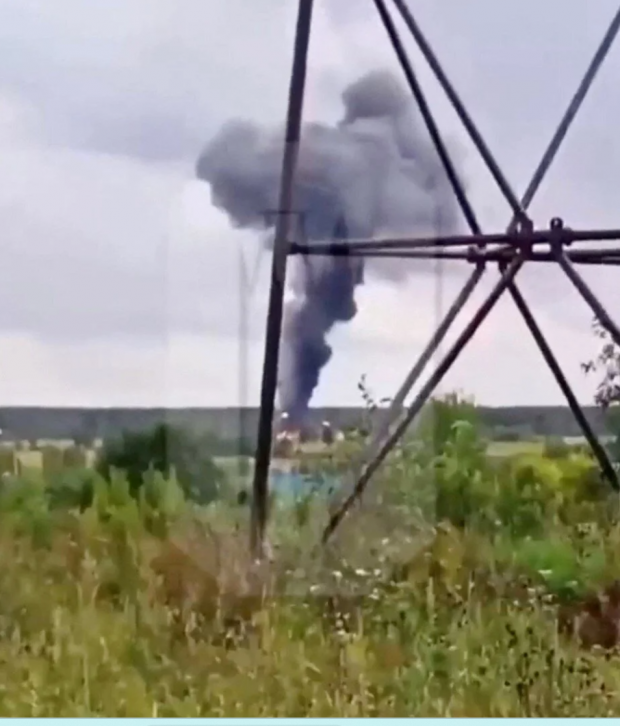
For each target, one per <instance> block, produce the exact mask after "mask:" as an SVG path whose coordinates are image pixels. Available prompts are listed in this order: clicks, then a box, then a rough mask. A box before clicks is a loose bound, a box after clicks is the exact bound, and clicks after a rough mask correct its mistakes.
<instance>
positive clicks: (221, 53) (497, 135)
mask: <svg viewBox="0 0 620 726" xmlns="http://www.w3.org/2000/svg"><path fill="white" fill-rule="evenodd" d="M409 2H410V5H411V8H412V9H413V10H414V11H416V13H417V15H418V18H419V20H420V22H421V23H422V24H423V27H424V28H425V29H426V32H427V35H428V37H429V39H430V40H431V41H432V42H433V43H434V45H435V46H436V49H437V52H438V54H439V55H440V57H441V59H442V60H443V61H444V62H445V65H446V68H447V70H448V72H449V74H450V76H451V77H452V79H453V81H454V83H455V85H456V86H457V88H458V89H459V91H460V92H461V94H462V96H463V98H464V99H465V100H466V102H467V103H468V105H469V107H470V109H471V112H472V114H473V116H474V118H475V119H476V121H477V122H478V123H479V125H480V127H481V129H482V130H483V132H484V133H485V135H486V136H487V138H488V142H489V145H490V147H491V148H492V150H493V151H494V152H495V153H496V154H497V156H498V158H499V160H500V161H501V163H502V165H503V166H504V168H505V170H506V173H507V174H508V176H509V178H510V179H511V181H512V182H513V183H514V186H515V187H516V189H517V191H519V192H521V191H522V190H523V188H524V187H525V185H526V183H527V181H528V175H529V174H530V173H531V171H532V169H533V168H534V166H535V165H536V163H537V161H538V157H539V156H540V154H541V153H542V151H543V149H544V146H545V145H546V143H547V141H548V139H549V137H550V135H551V133H552V132H553V130H554V127H555V124H556V123H557V120H558V119H559V117H560V115H561V113H562V111H563V109H564V107H565V106H566V104H567V102H568V100H569V98H570V96H571V95H572V92H573V90H574V88H575V86H576V83H577V81H578V80H579V78H580V76H581V75H582V73H583V71H584V69H585V66H586V64H587V63H588V61H589V59H590V57H591V55H592V53H593V51H594V49H595V47H596V45H597V44H598V42H599V40H600V38H601V36H602V33H603V32H604V30H605V28H606V26H607V24H608V22H609V20H610V18H611V16H612V14H613V13H614V11H615V6H616V4H617V2H616V0H596V2H592V0H545V2H540V0H502V2H497V0H468V2H467V3H465V2H462V0H441V2H437V0H409ZM295 5H296V3H294V2H292V0H252V1H250V0H0V48H1V49H2V59H3V61H2V63H1V64H0V160H1V163H0V251H1V259H2V266H3V273H2V279H3V282H2V285H0V372H1V375H0V405H7V404H11V405H16V404H41V405H46V404H47V405H158V404H170V405H196V406H197V405H236V404H238V403H239V402H240V399H242V398H243V395H242V394H241V393H240V391H243V386H241V385H240V380H241V376H242V375H243V371H244V367H243V366H241V365H240V350H241V346H240V341H239V308H240V292H239V291H240V283H239V274H238V271H239V266H240V259H241V256H243V258H244V259H245V262H246V265H248V267H250V268H254V266H255V265H258V272H257V279H256V283H255V284H254V285H253V286H252V289H251V290H247V291H246V296H247V300H248V304H249V305H250V306H251V312H250V332H249V338H248V361H247V366H246V368H247V372H248V398H247V400H245V403H247V404H255V403H256V401H257V398H258V387H259V380H260V362H261V358H262V340H263V333H264V318H265V309H266V298H267V278H268V268H269V256H268V254H267V253H264V252H262V251H261V250H262V247H261V244H260V242H259V240H258V239H257V238H255V237H253V235H251V234H249V233H247V232H240V231H236V230H233V229H231V228H230V226H229V223H228V220H227V218H226V217H225V216H224V215H223V214H222V213H221V212H219V211H217V210H216V209H214V208H213V207H212V205H211V201H210V193H209V188H208V187H207V186H206V185H205V184H203V183H202V182H198V181H195V180H194V179H193V171H194V163H195V159H196V157H197V155H198V154H199V153H200V151H201V149H202V148H203V146H204V145H205V144H206V143H207V142H208V140H209V138H210V137H211V136H212V135H213V133H214V132H215V131H216V130H217V129H218V127H219V125H220V124H221V123H223V122H224V121H225V120H227V119H229V118H231V117H234V116H241V117H246V118H252V119H254V120H257V121H260V122H261V123H265V124H278V123H281V122H282V120H283V118H284V112H285V101H286V91H287V84H288V73H289V64H290V59H291V47H292V38H293V29H294V22H295V17H294V15H295ZM412 51H414V49H413V47H412ZM413 58H414V59H415V58H417V56H416V54H415V52H413ZM376 66H382V67H389V68H393V69H394V70H395V71H396V72H398V66H397V65H396V61H395V59H394V58H393V54H392V51H391V50H390V47H389V45H388V42H387V40H386V38H385V37H384V31H383V30H382V28H381V27H380V25H379V24H378V23H377V21H376V19H375V16H374V8H373V6H372V3H371V2H370V0H322V1H321V2H318V3H317V11H316V17H315V25H314V29H313V37H312V43H311V51H310V70H309V78H308V94H307V103H306V107H305V112H306V117H307V118H310V119H315V120H316V119H323V120H334V119H337V117H338V115H339V111H340V106H339V103H340V102H339V94H340V92H341V90H342V88H343V87H344V85H346V83H347V82H349V81H351V80H353V79H355V77H356V76H358V75H359V74H360V73H361V72H363V71H364V70H367V69H369V68H372V67H376ZM619 75H620V42H619V43H618V45H617V47H616V48H615V49H614V50H612V52H611V54H610V56H609V58H608V62H607V64H606V65H605V67H604V69H603V71H602V73H601V75H600V77H599V79H598V81H597V83H596V85H595V87H594V88H593V90H592V93H591V96H590V97H589V98H588V100H587V103H586V105H585V107H584V109H583V113H582V115H581V116H580V118H579V120H578V122H577V123H576V124H575V126H574V128H573V129H572V131H571V134H570V136H569V138H568V139H567V143H566V146H565V148H564V150H563V152H562V155H561V157H560V158H559V159H558V161H557V164H556V165H555V166H554V168H553V171H552V173H551V174H550V175H549V177H548V182H547V183H546V184H545V186H544V188H543V189H542V190H541V193H540V197H539V198H538V199H537V201H536V203H535V204H534V205H533V207H532V209H533V212H534V214H535V218H536V220H537V222H539V223H540V224H541V225H544V224H546V223H547V222H548V220H549V218H550V217H552V216H555V215H561V216H563V217H564V218H565V219H566V221H567V223H569V224H571V225H573V226H578V225H584V226H594V225H600V226H602V225H608V224H609V225H616V226H618V227H620V204H618V196H619V192H620V135H619V125H620V92H619V90H618V83H617V79H618V77H619ZM423 78H424V81H425V83H426V87H427V90H428V93H429V96H430V97H431V99H432V100H433V101H434V102H436V108H437V110H438V118H439V121H440V123H441V126H442V129H444V130H445V132H446V133H447V134H449V135H450V136H451V137H452V139H453V143H455V144H456V146H457V147H458V148H459V153H460V157H461V159H462V164H463V167H464V169H465V174H466V178H467V181H468V184H469V188H470V190H471V192H472V196H473V199H474V200H475V202H476V204H477V208H478V210H479V212H480V216H481V218H482V220H483V221H484V223H485V226H486V228H487V229H489V230H499V229H501V228H502V227H503V226H505V225H506V223H507V221H508V212H507V209H506V207H505V205H504V203H503V202H502V200H501V198H500V197H499V195H498V194H497V193H496V191H495V190H494V188H493V185H492V184H491V183H490V182H489V180H488V177H487V175H486V173H485V171H484V169H483V167H482V166H481V164H480V162H479V161H478V160H477V157H476V155H475V153H474V152H473V151H472V149H471V146H470V144H469V143H468V141H467V139H466V138H465V137H464V136H463V133H462V131H461V130H460V129H459V127H458V125H457V123H456V121H455V118H454V115H453V114H452V112H451V111H450V109H449V108H448V106H447V104H446V103H445V101H444V100H443V99H442V97H441V94H440V93H439V92H438V91H437V89H436V87H435V85H434V84H433V82H432V79H431V78H430V76H429V74H428V72H424V74H423ZM414 272H415V271H414ZM466 274H467V269H463V270H459V271H457V272H451V273H450V274H448V272H447V271H444V273H443V274H436V275H429V274H424V275H415V274H412V276H411V277H410V281H409V282H408V283H406V284H403V285H400V286H395V287H389V286H385V284H383V285H379V284H377V283H368V284H367V285H366V286H365V287H363V288H361V289H360V290H359V296H358V301H359V307H360V312H359V314H358V316H357V318H356V319H355V320H354V321H353V322H352V323H351V324H348V325H346V326H343V327H340V328H338V329H336V330H334V331H333V334H332V335H331V342H332V344H333V347H334V357H333V360H332V362H331V363H330V365H329V367H328V369H327V370H326V371H325V372H324V375H323V378H322V381H321V384H320V387H319V389H318V391H317V394H316V398H315V402H316V403H318V404H336V405H337V404H351V405H355V404H357V403H359V396H358V392H357V387H356V384H357V382H358V381H359V379H360V377H361V376H362V375H363V374H366V375H367V379H368V382H369V384H370V387H371V389H372V390H373V391H374V392H375V393H376V394H377V395H378V396H388V395H390V394H391V393H393V392H394V390H395V389H396V388H397V386H398V385H399V383H400V381H401V379H402V378H403V376H404V375H405V373H406V372H407V370H408V368H409V367H410V366H411V365H412V363H413V362H414V360H415V358H416V356H417V355H419V353H420V351H421V349H422V347H423V345H424V343H425V341H426V339H427V338H428V336H429V335H430V333H431V332H432V330H433V327H434V326H435V325H436V323H437V320H438V318H439V316H440V315H441V311H442V309H446V308H447V306H448V305H449V303H450V300H451V298H452V297H453V296H454V295H455V294H456V290H457V288H458V285H459V284H461V281H462V280H463V279H464V278H465V276H466ZM584 274H585V273H584ZM495 275H496V273H495V271H493V270H489V272H488V276H489V279H488V280H487V281H486V283H485V284H484V285H483V286H482V287H481V289H480V292H479V294H478V295H477V296H476V298H475V300H474V303H475V302H476V301H477V300H479V299H480V298H481V296H482V294H483V293H484V291H485V290H488V288H489V285H490V284H491V281H492V280H494V279H495ZM585 276H586V277H587V279H588V280H589V281H592V282H593V283H595V284H596V289H597V291H598V292H599V294H600V297H601V298H602V299H603V300H605V301H606V302H607V303H609V304H610V306H611V312H612V314H614V313H615V314H616V315H618V316H619V317H620V305H619V304H618V303H619V302H620V285H619V284H618V282H620V271H618V273H617V274H616V276H615V282H614V274H613V272H611V274H610V273H609V271H607V270H603V271H592V270H590V271H589V272H588V274H586V275H585ZM521 286H522V289H523V291H524V292H525V293H526V294H527V296H528V298H529V299H531V300H532V301H533V302H534V303H535V305H536V308H535V309H536V311H537V317H538V319H539V321H540V324H541V326H542V327H543V328H544V330H545V332H547V333H548V335H549V339H550V341H551V343H552V345H553V347H554V349H555V351H556V352H557V354H558V357H559V358H560V359H561V361H562V362H563V363H564V364H565V370H566V371H567V373H568V375H569V378H570V379H571V382H573V383H574V385H575V387H576V390H577V391H578V394H579V396H580V398H581V399H582V400H583V401H584V402H588V401H589V400H590V399H591V395H592V390H593V381H589V380H588V379H585V378H584V376H583V374H582V373H581V371H580V366H579V364H580V362H581V361H583V360H584V359H586V358H587V357H588V356H589V355H590V354H591V353H593V352H595V350H596V341H594V340H593V338H592V335H591V334H590V330H589V325H590V318H591V316H590V314H589V312H588V310H587V308H586V307H585V304H584V303H583V302H582V301H581V300H580V299H579V298H578V296H577V293H576V292H575V291H574V289H573V288H572V287H571V286H570V283H569V282H568V281H567V280H564V279H563V278H561V276H560V274H559V273H557V272H554V271H553V270H549V269H548V268H547V267H545V269H544V270H542V269H538V270H536V271H534V270H532V271H527V270H526V271H524V273H523V277H522V285H521ZM470 307H471V306H470ZM464 316H466V312H465V313H464ZM444 349H445V346H444ZM449 388H460V389H462V390H464V391H466V392H468V393H470V394H472V395H474V396H475V397H476V399H477V400H478V401H480V402H482V403H485V404H491V405H503V404H518V403H522V404H536V403H540V404H551V403H559V402H561V395H560V394H559V393H558V391H557V388H556V385H555V383H554V381H553V379H552V378H551V376H550V374H549V373H548V372H547V371H546V370H545V368H544V364H543V363H542V361H541V359H540V355H539V353H538V351H537V349H536V348H535V345H534V343H533V342H532V341H531V339H530V338H529V337H528V334H527V331H526V330H525V328H524V326H523V323H522V322H521V321H520V319H519V317H518V315H517V314H516V313H515V311H514V310H513V308H512V306H511V304H510V301H509V300H507V301H506V302H505V304H501V305H500V306H498V308H497V309H496V310H495V311H494V312H493V313H492V315H491V317H490V318H489V319H488V321H487V322H486V324H485V325H484V327H483V328H482V330H481V332H480V336H479V337H478V338H477V339H476V341H475V342H474V344H472V345H471V347H470V348H469V349H468V350H467V352H466V353H465V354H464V355H463V356H462V358H461V359H459V361H458V362H457V364H456V365H455V367H454V370H453V372H452V373H451V375H450V377H449V378H448V379H447V381H446V383H445V384H444V390H445V389H449ZM242 402H243V401H242Z"/></svg>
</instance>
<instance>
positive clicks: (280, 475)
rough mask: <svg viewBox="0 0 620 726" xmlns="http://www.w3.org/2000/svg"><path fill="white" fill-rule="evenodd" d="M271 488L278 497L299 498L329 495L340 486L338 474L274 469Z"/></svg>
mask: <svg viewBox="0 0 620 726" xmlns="http://www.w3.org/2000/svg"><path fill="white" fill-rule="evenodd" d="M269 483H270V489H271V490H272V491H273V492H274V493H275V494H276V496H277V497H278V499H280V498H286V499H299V498H301V497H304V496H308V495H317V496H324V497H327V496H328V495H329V494H330V493H331V492H333V491H335V490H336V489H337V488H338V487H339V486H340V478H339V477H337V476H321V477H312V476H308V475H304V474H300V473H299V472H297V471H277V470H276V471H272V472H271V476H270V482H269Z"/></svg>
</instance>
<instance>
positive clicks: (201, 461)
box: [96, 423, 225, 504]
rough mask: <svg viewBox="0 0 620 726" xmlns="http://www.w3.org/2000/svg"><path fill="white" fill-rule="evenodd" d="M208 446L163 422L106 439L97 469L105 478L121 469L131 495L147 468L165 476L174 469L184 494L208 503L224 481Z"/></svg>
mask: <svg viewBox="0 0 620 726" xmlns="http://www.w3.org/2000/svg"><path fill="white" fill-rule="evenodd" d="M209 448H210V447H209V445H208V443H207V444H206V445H205V444H204V442H202V441H201V439H200V438H199V437H197V436H194V435H193V434H192V433H191V432H188V431H186V430H184V429H181V428H177V427H173V426H170V425H169V424H165V423H162V424H159V425H157V426H155V427H154V428H152V429H150V430H147V431H139V432H131V431H127V432H125V433H124V434H123V435H121V436H120V437H119V438H117V439H112V440H108V441H106V442H105V443H104V445H103V448H102V450H101V452H100V455H99V457H98V461H97V466H96V468H97V471H98V472H99V474H101V475H102V476H103V477H105V478H106V479H108V480H109V479H110V476H111V474H112V472H113V471H114V470H117V471H123V472H124V473H125V475H126V476H127V481H128V482H129V487H130V491H131V494H132V496H136V495H137V492H138V490H139V489H140V488H141V487H142V486H143V484H144V477H145V474H147V473H148V472H149V471H150V472H159V473H161V474H163V475H164V476H168V475H169V474H170V473H171V472H172V470H174V473H175V475H176V479H177V481H178V482H179V485H180V486H181V488H182V489H183V492H184V494H185V496H187V497H188V498H189V499H192V500H193V501H195V502H198V503H200V504H207V503H209V502H212V501H213V500H215V499H217V498H218V495H219V493H220V490H221V487H222V485H223V484H224V483H225V474H224V472H223V470H222V469H221V468H220V467H218V466H217V465H216V463H215V462H214V460H213V458H212V456H211V454H210V452H209Z"/></svg>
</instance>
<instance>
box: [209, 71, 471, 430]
mask: <svg viewBox="0 0 620 726" xmlns="http://www.w3.org/2000/svg"><path fill="white" fill-rule="evenodd" d="M341 100H342V105H343V114H342V117H341V120H340V122H339V123H337V124H335V125H328V124H324V123H318V122H314V123H306V124H305V126H304V127H303V130H302V136H301V147H300V151H299V158H298V166H297V173H296V184H295V208H296V209H298V210H299V211H300V213H301V214H300V222H301V224H300V228H301V233H302V234H303V236H304V238H305V240H306V241H321V242H324V241H330V240H340V241H342V240H346V239H350V238H360V237H370V236H373V235H381V234H393V235H397V234H400V235H404V234H409V235H420V236H421V235H425V234H426V235H429V234H449V233H452V232H454V231H456V229H457V226H458V219H459V217H458V212H457V206H456V201H455V198H454V195H453V193H452V191H451V189H450V187H449V184H448V180H447V179H446V176H445V172H444V170H443V167H442V166H441V163H440V160H439V157H438V155H437V152H436V151H435V149H434V147H433V145H432V143H431V140H430V138H429V136H428V133H427V131H426V129H425V128H424V126H423V124H422V122H421V119H420V118H419V111H418V110H417V109H416V107H415V106H414V105H413V103H412V101H411V99H410V96H409V95H408V94H407V93H406V91H405V89H404V88H403V87H402V86H401V84H400V83H399V82H398V80H397V79H396V78H395V77H394V76H393V75H392V74H391V73H389V72H387V71H385V70H375V71H372V72H370V73H368V74H366V75H364V76H363V77H361V78H359V79H358V80H356V81H355V82H353V83H351V84H350V85H349V86H348V87H347V88H345V89H344V91H343V93H342V97H341ZM282 151H283V131H282V129H281V128H263V127H260V126H258V125H257V124H256V123H254V122H252V121H248V120H243V119H232V120H230V121H229V122H228V123H226V124H225V125H224V126H223V127H222V128H221V129H220V130H219V132H218V133H217V134H216V135H215V137H214V138H212V139H211V141H210V142H209V143H208V145H207V146H206V148H205V149H204V151H203V153H202V154H201V156H200V158H199V160H198V162H197V165H196V173H197V176H198V177H199V178H200V179H202V180H203V181H205V182H207V183H208V184H209V185H210V188H211V196H212V201H213V204H214V205H215V206H216V207H218V208H219V209H221V210H223V211H224V212H225V213H226V214H227V215H228V217H229V219H230V221H231V224H233V225H234V226H236V227H241V228H247V229H255V230H256V232H257V234H256V239H257V244H262V243H263V240H264V234H263V233H262V232H261V231H263V230H264V229H265V227H266V226H267V227H270V226H272V225H273V222H274V221H275V220H274V218H273V215H271V217H270V215H269V214H268V213H269V212H270V211H273V210H274V209H276V208H277V206H278V205H277V201H278V190H279V182H280V173H281V162H282ZM364 266H366V269H364ZM417 268H418V270H419V269H420V266H419V263H418V264H417ZM409 271H410V268H408V267H407V265H406V264H405V265H403V261H402V260H401V261H394V260H386V259H383V260H372V261H368V260H366V261H365V260H363V259H362V258H361V257H355V258H354V257H351V258H346V257H309V258H304V259H301V258H298V257H295V258H292V259H291V260H289V275H288V290H287V296H286V308H285V316H284V320H283V329H282V348H281V354H280V365H279V389H278V394H279V401H278V403H279V408H280V411H281V412H284V413H285V414H286V415H285V416H284V417H283V418H282V419H281V426H282V427H283V428H285V429H287V430H288V431H291V432H297V434H298V435H300V436H302V437H303V435H304V432H305V431H306V428H307V426H306V424H307V421H306V418H307V411H308V407H309V404H310V401H311V399H312V396H313V394H314V392H315V390H316V388H317V385H318V384H319V379H320V375H321V371H322V369H323V368H324V367H325V365H326V364H327V363H328V362H329V360H330V358H331V355H332V349H331V347H330V345H329V341H328V337H329V333H330V331H331V330H332V328H333V327H334V325H336V324H338V323H346V322H348V321H350V320H352V319H353V318H354V317H355V315H356V313H357V307H356V302H355V290H356V288H357V287H358V286H359V285H362V284H364V282H365V280H366V279H367V278H368V277H369V276H372V275H375V276H379V277H381V278H383V279H387V280H393V281H394V282H395V283H397V282H399V281H402V280H403V279H404V278H406V277H407V276H408V274H409Z"/></svg>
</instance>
